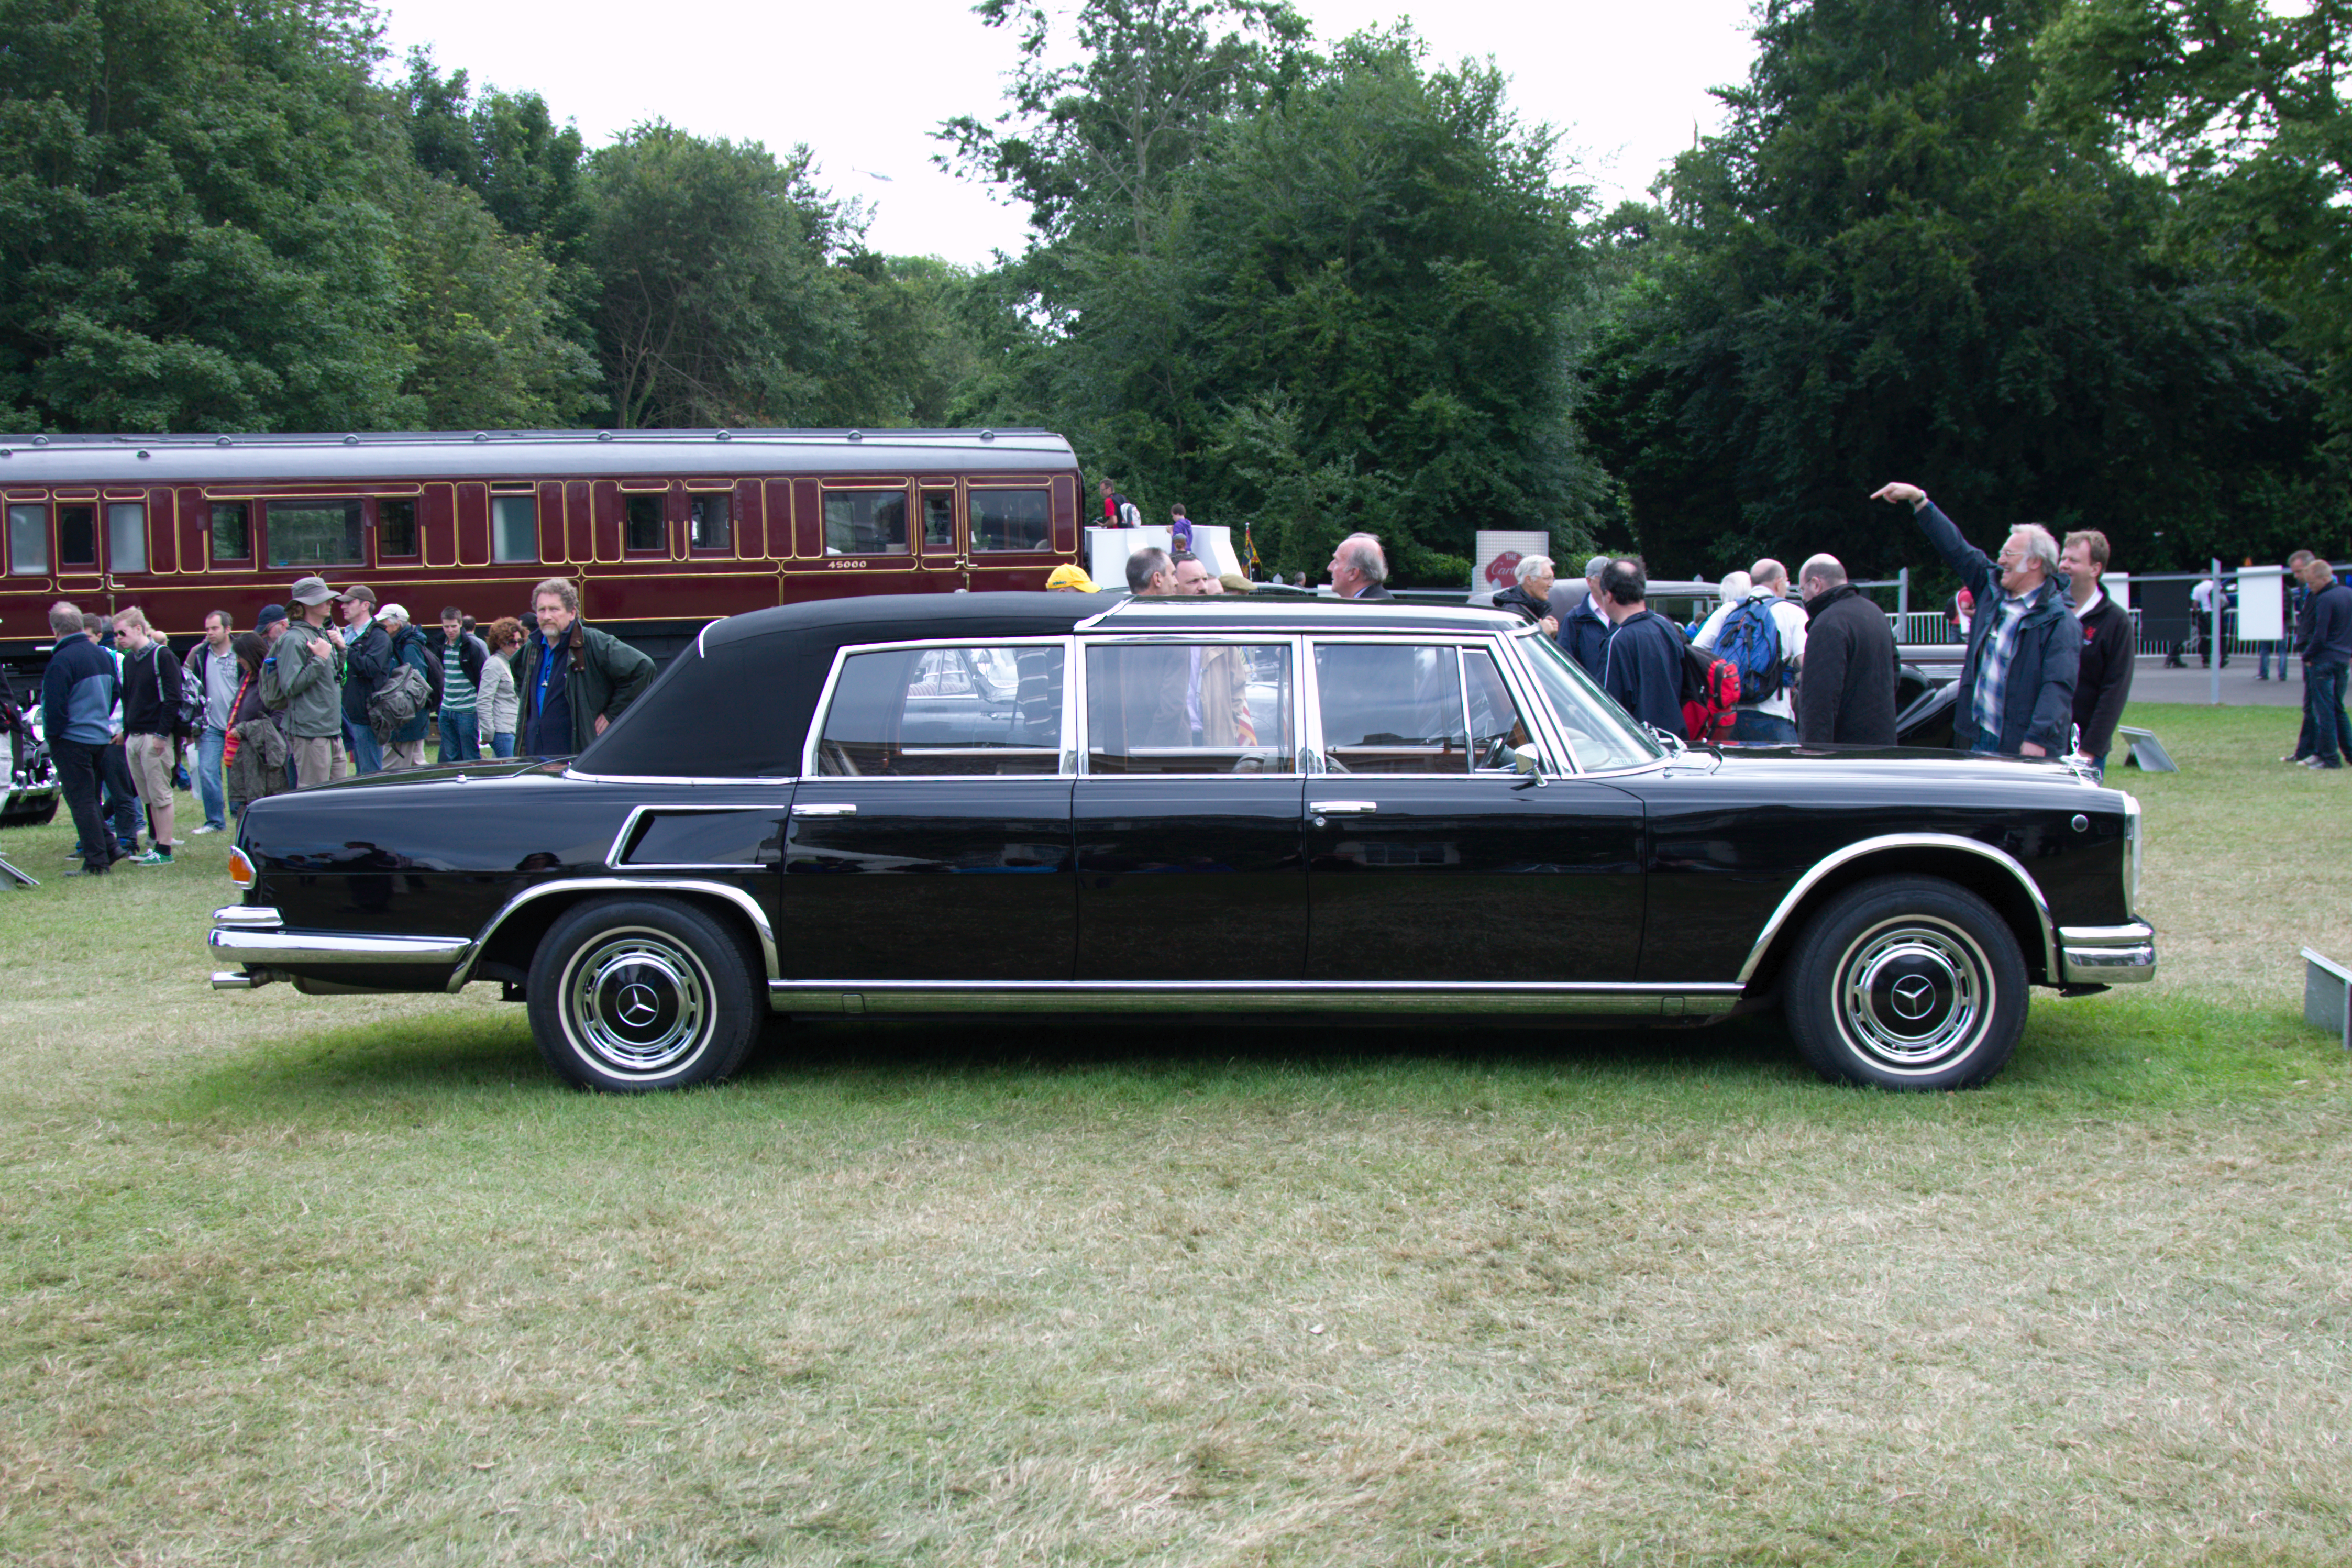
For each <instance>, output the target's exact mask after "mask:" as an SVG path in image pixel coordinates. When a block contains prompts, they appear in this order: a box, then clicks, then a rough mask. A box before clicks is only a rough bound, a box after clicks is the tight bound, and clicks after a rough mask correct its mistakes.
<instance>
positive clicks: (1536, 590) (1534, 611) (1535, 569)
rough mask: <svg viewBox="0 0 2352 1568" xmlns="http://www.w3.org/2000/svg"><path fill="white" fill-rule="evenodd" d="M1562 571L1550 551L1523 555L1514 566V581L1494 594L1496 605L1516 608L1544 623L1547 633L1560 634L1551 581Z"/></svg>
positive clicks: (1546, 634) (1531, 618)
mask: <svg viewBox="0 0 2352 1568" xmlns="http://www.w3.org/2000/svg"><path fill="white" fill-rule="evenodd" d="M1558 575H1559V573H1558V572H1557V571H1556V570H1555V569H1554V567H1553V566H1552V563H1551V557H1550V556H1549V555H1529V556H1527V557H1524V558H1523V559H1522V560H1521V561H1520V562H1519V563H1518V564H1517V566H1514V567H1513V568H1511V578H1512V581H1511V584H1510V586H1509V587H1507V588H1504V589H1502V590H1500V591H1499V592H1497V593H1496V595H1495V608H1496V609H1498V610H1516V611H1517V612H1518V613H1519V614H1520V615H1522V616H1526V617H1527V618H1528V620H1531V621H1533V622H1535V624H1536V625H1538V626H1541V627H1543V629H1544V636H1546V637H1558V636H1559V621H1558V620H1557V619H1555V618H1554V617H1553V616H1552V613H1551V585H1552V582H1553V580H1554V579H1555V578H1556V577H1557V576H1558Z"/></svg>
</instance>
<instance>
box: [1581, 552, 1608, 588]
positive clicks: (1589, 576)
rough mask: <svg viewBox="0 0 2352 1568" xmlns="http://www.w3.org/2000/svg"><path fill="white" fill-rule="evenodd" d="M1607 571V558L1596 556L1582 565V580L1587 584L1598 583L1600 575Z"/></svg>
mask: <svg viewBox="0 0 2352 1568" xmlns="http://www.w3.org/2000/svg"><path fill="white" fill-rule="evenodd" d="M1608 570H1609V557H1607V556H1606V555H1596V556H1594V557H1593V558H1592V559H1591V560H1590V561H1588V562H1586V563H1584V580H1585V581H1586V582H1588V583H1592V582H1598V581H1599V580H1600V577H1601V574H1602V573H1603V572H1606V571H1608Z"/></svg>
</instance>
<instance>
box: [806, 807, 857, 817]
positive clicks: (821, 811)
mask: <svg viewBox="0 0 2352 1568" xmlns="http://www.w3.org/2000/svg"><path fill="white" fill-rule="evenodd" d="M856 815H857V808H856V806H854V805H795V806H793V816H856Z"/></svg>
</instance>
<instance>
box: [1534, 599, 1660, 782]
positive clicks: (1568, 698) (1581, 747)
mask: <svg viewBox="0 0 2352 1568" xmlns="http://www.w3.org/2000/svg"><path fill="white" fill-rule="evenodd" d="M1519 647H1521V648H1523V649H1525V650H1526V651H1527V656H1528V664H1529V666H1531V667H1532V668H1534V670H1535V672H1536V680H1537V682H1538V684H1539V685H1541V686H1542V688H1543V691H1544V696H1545V697H1546V698H1548V699H1549V700H1550V702H1551V710H1552V712H1553V713H1554V714H1556V715H1557V716H1558V717H1559V723H1560V728H1561V729H1563V730H1566V731H1568V741H1569V744H1570V745H1571V746H1574V747H1575V748H1576V760H1577V763H1578V764H1579V765H1580V767H1582V768H1583V769H1584V771H1585V772H1587V773H1601V772H1606V771H1608V770H1609V769H1611V768H1632V767H1639V766H1641V765H1642V764H1643V763H1653V762H1655V761H1657V760H1658V759H1659V758H1660V757H1662V756H1664V755H1665V752H1664V749H1663V748H1662V747H1660V746H1659V744H1658V743H1657V742H1656V741H1655V740H1654V739H1653V738H1652V737H1651V735H1650V732H1649V731H1647V730H1645V729H1643V727H1642V726H1641V725H1639V724H1637V723H1635V722H1634V721H1633V716H1632V715H1631V714H1629V713H1627V712H1626V711H1625V710H1623V709H1622V708H1620V707H1619V706H1617V704H1616V703H1615V702H1614V701H1612V700H1611V699H1610V698H1609V696H1608V695H1607V694H1606V693H1605V692H1603V691H1602V690H1601V688H1599V687H1597V686H1595V685H1593V684H1592V678H1591V676H1589V675H1587V674H1585V673H1584V667H1583V666H1581V665H1580V664H1578V663H1577V662H1576V660H1574V659H1572V658H1569V656H1568V655H1567V653H1565V652H1564V651H1562V649H1561V648H1560V647H1559V644H1558V643H1555V642H1553V641H1552V640H1551V638H1549V637H1546V636H1544V635H1543V633H1542V632H1541V631H1540V630H1539V629H1538V628H1536V627H1532V626H1530V627H1529V628H1528V630H1527V631H1525V632H1523V633H1521V634H1520V636H1519Z"/></svg>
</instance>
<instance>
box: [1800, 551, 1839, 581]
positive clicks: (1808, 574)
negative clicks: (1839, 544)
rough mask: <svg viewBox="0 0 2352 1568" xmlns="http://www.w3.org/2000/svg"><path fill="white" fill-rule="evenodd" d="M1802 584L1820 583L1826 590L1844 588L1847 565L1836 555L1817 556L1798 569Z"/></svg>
mask: <svg viewBox="0 0 2352 1568" xmlns="http://www.w3.org/2000/svg"><path fill="white" fill-rule="evenodd" d="M1797 581H1798V582H1800V583H1819V584H1822V586H1823V587H1825V588H1836V587H1842V586H1843V585H1844V583H1845V565H1844V563H1843V562H1841V561H1839V560H1838V558H1837V557H1836V556H1834V555H1815V556H1812V557H1811V558H1809V559H1808V560H1807V561H1806V562H1805V563H1804V564H1803V565H1802V566H1800V567H1798V568H1797Z"/></svg>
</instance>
